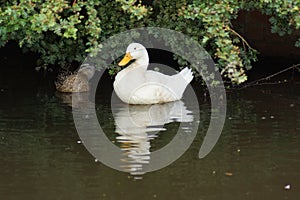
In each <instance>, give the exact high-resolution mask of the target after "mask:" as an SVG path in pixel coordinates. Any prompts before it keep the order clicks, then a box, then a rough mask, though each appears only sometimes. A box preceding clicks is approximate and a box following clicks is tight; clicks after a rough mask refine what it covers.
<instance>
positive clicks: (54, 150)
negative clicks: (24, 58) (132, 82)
mask: <svg viewBox="0 0 300 200" xmlns="http://www.w3.org/2000/svg"><path fill="white" fill-rule="evenodd" d="M14 73H15V72H14ZM24 73H25V74H24ZM26 73H27V72H21V73H20V74H22V75H20V74H19V75H18V74H16V75H14V76H12V72H11V73H0V161H1V165H0V199H74V200H75V199H78V200H79V199H113V200H116V199H132V200H135V199H183V200H184V199H189V200H190V199H204V200H206V199H208V200H210V199H215V200H220V199H222V200H223V199H224V200H227V199H228V200H229V199H230V200H231V199H298V198H299V196H300V170H299V169H300V159H299V158H300V110H299V106H300V104H299V102H300V90H299V89H300V86H299V85H279V86H276V87H273V86H272V87H270V86H268V87H264V88H263V89H262V88H249V89H244V90H240V91H237V90H229V91H227V101H228V102H227V116H226V121H225V125H224V129H223V132H222V134H221V136H220V138H219V139H218V142H217V143H216V145H215V146H214V148H213V149H212V151H211V152H210V153H209V154H208V155H207V156H206V157H204V158H202V159H199V157H198V153H199V148H200V146H201V144H202V142H203V141H204V139H205V134H206V131H207V127H208V125H209V121H210V103H209V99H207V98H205V97H204V94H203V93H202V90H200V89H197V88H198V87H194V88H195V93H197V94H198V96H199V98H198V101H199V104H198V105H197V106H196V105H194V104H191V103H188V102H185V100H184V99H183V101H180V102H177V103H176V104H175V105H174V104H168V105H160V106H156V107H151V106H150V107H149V106H148V107H147V106H144V107H130V108H129V110H130V112H128V110H127V111H126V109H125V111H126V112H125V113H124V112H123V111H124V108H123V106H124V105H123V104H121V103H120V104H118V105H119V106H117V111H116V114H113V113H112V111H111V102H110V98H109V97H110V95H111V92H112V90H111V81H107V84H108V87H106V89H105V90H99V91H97V94H96V101H95V104H96V105H95V107H96V113H97V117H98V120H99V123H100V124H101V127H102V129H103V131H104V132H105V134H106V136H107V138H109V140H110V141H112V143H113V144H114V145H116V146H118V147H120V148H121V149H123V154H122V155H120V156H121V157H122V156H123V160H122V162H123V165H122V167H123V169H124V170H125V171H126V172H120V171H117V170H114V169H111V168H110V167H107V166H106V165H104V164H102V163H101V162H99V161H97V160H95V157H94V156H93V155H91V154H90V153H89V151H88V150H87V149H86V148H85V146H84V144H83V143H82V138H80V137H79V135H78V133H77V131H76V128H75V124H74V120H73V115H72V107H71V106H70V102H71V98H70V96H67V95H61V94H58V93H56V92H55V90H54V87H53V82H51V81H45V80H43V78H41V76H40V75H34V74H33V75H32V74H31V73H29V74H28V75H27V74H26ZM206 96H207V95H206ZM79 106H80V105H79ZM198 106H199V107H198ZM178 108H179V109H180V110H181V111H182V112H181V114H180V115H177V113H178V112H177V110H176V109H178ZM198 108H199V109H198ZM198 114H199V116H200V118H199V119H197V116H196V115H198ZM128 116H130V117H132V118H134V120H129V121H128ZM195 120H197V121H196V123H197V124H198V125H197V126H198V131H197V135H196V137H195V140H194V142H193V143H192V144H191V146H190V147H189V148H188V150H187V151H186V152H185V153H184V154H183V155H182V156H181V157H180V158H179V159H178V160H176V161H175V162H173V163H171V164H170V165H169V166H167V167H164V168H162V169H160V170H157V171H154V172H148V173H144V171H143V169H144V167H145V166H147V165H148V164H149V163H151V159H152V158H153V157H151V156H152V154H151V152H154V151H156V150H159V149H162V148H163V147H164V146H165V145H167V144H169V143H170V142H171V141H172V139H173V138H175V137H176V133H177V131H178V130H179V129H180V127H181V125H182V124H184V127H182V129H183V130H185V132H186V133H187V134H188V133H189V132H191V131H190V130H189V129H192V128H191V127H189V123H190V124H192V123H193V122H195ZM128 132H129V134H128ZM94 142H97V141H94Z"/></svg>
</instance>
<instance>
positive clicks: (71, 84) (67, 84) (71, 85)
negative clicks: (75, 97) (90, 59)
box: [55, 64, 95, 93]
mask: <svg viewBox="0 0 300 200" xmlns="http://www.w3.org/2000/svg"><path fill="white" fill-rule="evenodd" d="M94 74H95V67H94V66H91V65H89V64H83V65H82V66H81V67H80V69H79V70H78V72H77V73H74V74H71V75H68V74H60V75H59V76H58V80H57V81H56V82H55V86H56V89H57V90H58V91H59V92H67V93H71V92H87V91H89V89H90V86H89V80H90V79H91V78H92V77H93V76H94Z"/></svg>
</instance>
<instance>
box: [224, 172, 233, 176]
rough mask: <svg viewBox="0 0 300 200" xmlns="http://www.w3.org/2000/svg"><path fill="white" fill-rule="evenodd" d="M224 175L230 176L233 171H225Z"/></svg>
mask: <svg viewBox="0 0 300 200" xmlns="http://www.w3.org/2000/svg"><path fill="white" fill-rule="evenodd" d="M225 175H226V176H232V175H233V173H232V172H225Z"/></svg>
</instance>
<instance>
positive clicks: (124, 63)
mask: <svg viewBox="0 0 300 200" xmlns="http://www.w3.org/2000/svg"><path fill="white" fill-rule="evenodd" d="M131 60H132V56H131V55H130V53H129V52H128V53H126V54H125V56H124V58H123V59H122V60H121V61H120V62H119V64H118V65H119V66H124V65H126V64H127V63H129V61H131Z"/></svg>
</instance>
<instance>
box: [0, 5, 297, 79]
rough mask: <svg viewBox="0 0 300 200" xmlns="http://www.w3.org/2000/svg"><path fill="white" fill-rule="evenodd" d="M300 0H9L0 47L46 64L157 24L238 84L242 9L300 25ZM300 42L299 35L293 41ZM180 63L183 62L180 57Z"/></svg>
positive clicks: (0, 23)
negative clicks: (184, 38) (191, 43)
mask: <svg viewBox="0 0 300 200" xmlns="http://www.w3.org/2000/svg"><path fill="white" fill-rule="evenodd" d="M299 8H300V0H249V1H240V0H222V1H220V0H211V1H200V0H178V1H174V0H164V1H159V0H144V1H138V0H89V1H88V0H55V1H45V0H9V1H5V2H2V1H1V3H0V47H3V46H5V44H6V43H7V42H8V41H17V42H18V43H19V45H20V47H22V49H23V50H24V51H33V52H37V53H39V54H40V60H39V61H38V64H39V65H40V66H45V67H46V66H47V65H49V64H59V65H60V66H62V67H64V66H68V65H69V64H70V63H72V62H74V61H77V62H81V61H83V59H84V57H85V56H86V55H87V53H89V52H91V51H92V50H93V49H94V48H95V47H97V46H99V45H100V44H101V41H102V40H104V39H105V38H107V37H109V36H111V35H113V34H115V33H118V32H121V31H124V30H128V29H131V28H137V27H145V26H157V27H164V28H169V29H173V30H177V31H181V32H183V33H184V34H187V35H189V36H191V37H193V38H194V39H195V40H197V41H199V43H200V44H201V45H202V46H203V47H204V48H205V49H206V50H207V51H208V52H209V53H210V55H211V56H212V57H213V58H214V60H216V61H217V63H218V67H219V69H220V71H221V72H222V75H223V76H224V77H227V78H228V79H229V80H231V82H232V83H242V82H244V81H245V80H246V79H247V77H246V75H245V71H246V70H248V69H250V68H251V62H252V61H254V60H256V53H257V52H256V51H255V50H254V49H252V48H251V47H250V45H249V44H248V43H247V42H246V41H245V40H244V39H243V37H242V36H240V35H239V34H238V33H237V32H236V31H234V30H233V28H232V25H231V21H232V19H235V18H236V17H237V15H238V12H239V11H240V10H253V9H256V10H259V11H261V12H262V13H265V14H267V15H269V16H270V22H271V24H272V30H271V31H272V32H274V33H278V34H279V35H284V34H290V33H291V32H292V31H293V30H296V29H299V28H300V14H299ZM295 42H296V43H295V46H297V47H300V39H299V40H298V41H295ZM179 62H183V61H181V60H179Z"/></svg>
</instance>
